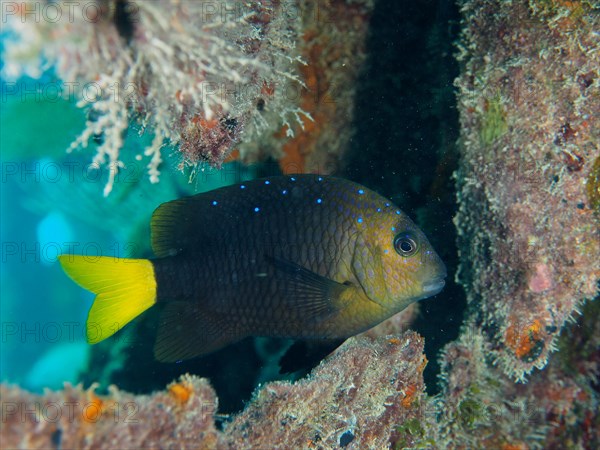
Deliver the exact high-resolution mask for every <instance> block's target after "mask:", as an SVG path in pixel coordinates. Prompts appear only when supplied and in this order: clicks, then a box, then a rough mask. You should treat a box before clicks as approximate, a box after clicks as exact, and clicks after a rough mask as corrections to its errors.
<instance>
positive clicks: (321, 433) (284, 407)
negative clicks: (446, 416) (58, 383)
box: [0, 332, 427, 449]
mask: <svg viewBox="0 0 600 450" xmlns="http://www.w3.org/2000/svg"><path fill="white" fill-rule="evenodd" d="M426 363H427V360H426V359H425V357H424V355H423V339H422V338H420V337H419V336H418V335H417V334H415V333H414V332H407V333H405V334H403V335H402V336H399V337H394V338H392V337H383V338H379V339H378V340H375V341H373V340H371V339H368V338H351V339H349V340H348V341H347V342H346V343H345V344H344V345H343V346H342V347H341V348H340V349H339V350H337V351H336V352H335V354H334V355H332V356H331V357H330V358H329V359H328V360H326V361H325V362H323V363H322V364H321V365H320V366H319V367H317V368H316V369H315V370H314V371H313V372H312V374H311V375H310V376H309V378H307V379H304V380H301V381H298V382H296V383H295V384H291V383H284V382H274V383H268V384H266V385H265V386H263V387H262V388H260V389H259V390H258V391H257V392H256V394H255V396H254V399H253V401H252V403H251V404H250V405H249V406H248V407H247V408H246V409H245V410H244V411H243V412H242V413H241V414H240V415H238V416H236V417H234V418H233V419H232V420H231V422H230V423H228V424H227V425H226V426H225V429H224V431H223V432H221V431H217V429H216V428H215V422H214V419H215V413H216V411H217V400H216V397H215V393H214V391H213V390H212V388H211V387H210V385H209V384H208V382H207V380H205V379H199V378H197V377H193V376H183V377H181V379H180V380H179V381H177V382H175V383H172V384H171V385H169V386H168V388H167V390H166V391H162V392H157V393H155V394H152V395H139V396H134V395H131V394H127V393H124V392H121V391H119V390H117V389H116V388H112V389H111V392H110V395H108V396H104V397H99V396H97V395H95V394H94V392H93V389H90V390H87V391H84V390H82V389H81V388H80V387H76V388H73V387H67V388H65V390H64V391H62V392H48V393H46V394H45V395H43V396H41V395H32V394H29V393H27V392H25V391H23V390H21V389H19V388H16V387H9V386H5V385H3V386H1V387H0V395H1V398H2V430H1V431H0V438H1V439H2V445H3V447H4V448H120V449H132V448H154V447H160V448H196V449H197V448H205V449H210V448H223V449H226V448H231V449H233V448H235V449H242V448H248V449H250V448H338V447H347V448H355V449H358V448H386V447H388V446H390V445H392V444H393V443H394V442H399V441H402V442H404V443H406V444H407V445H409V444H410V443H412V442H413V439H414V437H413V436H412V434H411V432H410V431H409V430H408V429H404V428H402V426H401V425H402V424H403V423H407V422H409V423H417V422H418V421H419V420H420V417H421V414H422V410H421V407H422V404H423V403H422V401H421V398H422V396H423V389H424V385H423V376H422V375H423V368H424V367H425V365H426ZM317 411H318V412H317ZM411 430H413V428H411Z"/></svg>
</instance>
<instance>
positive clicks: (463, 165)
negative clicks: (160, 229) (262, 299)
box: [0, 0, 600, 450]
mask: <svg viewBox="0 0 600 450" xmlns="http://www.w3.org/2000/svg"><path fill="white" fill-rule="evenodd" d="M1 7H2V32H1V40H0V45H1V50H2V54H3V57H2V80H1V86H0V87H1V92H2V99H1V102H0V107H1V111H0V112H1V114H0V160H1V161H0V162H1V165H2V169H1V173H2V183H1V184H0V186H1V192H0V196H1V211H0V214H1V218H2V219H1V227H0V232H1V239H2V263H1V277H2V281H1V284H0V320H1V324H2V329H1V339H2V340H1V343H0V344H1V351H0V381H1V382H2V383H1V385H0V401H1V403H2V405H1V420H2V424H1V430H0V446H1V447H2V448H120V449H125V448H146V447H152V448H174V447H177V448H236V449H237V448H261V449H262V448H265V449H266V448H323V449H329V448H355V449H363V448H373V449H380V448H398V449H399V448H440V449H443V448H491V449H503V450H508V449H530V448H532V449H535V448H544V449H545V448H557V449H558V448H560V449H563V448H583V449H588V448H589V449H593V448H598V447H599V446H600V435H599V433H598V429H600V415H599V414H598V410H599V408H598V399H599V390H600V383H599V378H598V377H599V375H600V315H599V314H598V301H597V297H598V289H599V283H600V264H599V263H598V261H600V231H599V229H600V227H599V226H598V225H599V220H600V219H599V217H600V144H599V143H600V131H599V130H600V89H599V87H600V69H599V68H600V9H599V6H598V4H597V3H596V2H593V1H573V2H563V1H541V0H519V1H513V2H503V1H494V0H462V1H459V2H456V3H455V2H452V1H446V0H435V1H434V0H425V1H422V2H407V1H398V2H384V1H372V0H359V1H335V0H329V1H319V2H313V1H292V2H252V3H250V4H248V3H245V2H235V1H231V2H230V1H216V2H209V1H206V2H204V1H176V0H160V1H158V0H157V1H151V2H135V1H121V0H89V1H82V2H59V1H38V2H34V1H26V2H12V1H8V0H7V1H2V3H1ZM294 173H316V174H320V175H335V176H338V177H342V178H346V179H349V180H352V181H354V182H357V183H360V184H361V185H364V186H366V187H367V188H369V189H372V190H374V191H375V192H377V193H379V194H381V195H383V196H385V197H386V198H388V199H390V200H391V201H393V203H395V204H396V205H398V206H399V207H400V208H402V211H403V212H405V213H406V214H407V215H408V216H409V217H410V218H412V219H413V220H414V221H415V223H416V224H417V225H418V227H419V228H420V229H421V230H423V232H424V233H425V234H426V235H427V238H428V239H429V241H430V242H431V244H432V247H433V248H434V249H435V250H436V252H437V253H438V254H439V256H440V257H441V259H442V260H443V261H444V263H445V265H446V267H447V270H448V277H447V278H446V286H445V288H444V290H443V291H442V292H441V293H439V294H437V295H436V296H435V297H433V298H429V299H426V300H423V301H420V302H418V303H414V304H412V305H411V306H409V307H408V308H407V309H405V310H404V311H402V312H400V313H399V314H398V315H396V316H394V317H392V318H390V319H388V320H386V321H384V322H383V323H381V324H380V325H378V326H376V327H374V328H373V329H371V330H369V331H367V332H365V333H362V334H360V335H358V336H355V337H351V338H349V339H348V340H347V341H346V342H345V343H343V344H342V345H341V346H340V347H338V348H337V349H335V350H334V351H333V352H331V351H332V348H329V347H328V346H327V345H324V346H322V347H321V348H319V346H318V345H316V346H315V345H314V343H311V344H308V345H307V346H304V347H303V346H302V343H300V345H299V344H298V343H294V342H293V341H291V340H285V339H272V338H265V337H258V338H248V339H245V340H243V341H241V342H239V343H236V344H233V345H230V346H228V347H226V348H224V349H222V350H219V351H217V352H215V353H212V354H210V355H207V356H204V357H201V358H195V359H191V360H186V361H181V362H178V363H161V362H158V361H156V360H155V358H154V355H153V345H154V340H155V337H156V329H157V327H158V322H159V320H160V317H159V312H157V311H155V310H154V309H151V310H149V311H147V312H146V313H144V314H143V315H142V316H140V317H138V318H137V319H135V320H134V321H133V322H132V323H131V324H130V325H128V326H127V327H125V328H124V329H123V330H121V331H119V332H118V333H117V334H115V335H114V336H112V337H110V338H109V339H107V340H105V341H103V342H101V343H99V344H97V345H93V346H91V345H89V344H88V343H87V342H86V333H85V321H86V317H87V314H88V310H89V308H90V306H91V304H92V301H93V299H94V294H92V293H90V292H87V291H85V290H84V289H81V288H80V287H78V286H77V285H76V284H74V283H73V282H72V281H71V280H70V279H69V278H68V277H67V276H66V275H65V274H64V272H63V271H62V270H61V268H60V265H59V264H58V256H59V255H61V254H65V253H73V254H84V255H88V256H94V255H103V256H115V257H127V258H151V257H152V256H153V253H152V249H151V246H150V241H151V238H150V218H151V216H152V212H153V211H154V210H155V209H156V208H157V207H158V206H159V205H160V204H162V203H164V202H167V201H171V200H175V199H178V198H181V197H184V196H188V195H193V194H197V193H200V192H206V191H210V190H212V189H215V188H218V187H221V186H226V185H230V184H234V183H240V182H242V181H246V180H251V179H255V178H261V177H267V176H275V175H280V174H294ZM239 225H240V227H243V226H244V224H243V223H241V224H239ZM313 347H317V348H316V349H315V348H313ZM282 365H287V366H289V367H292V369H290V370H293V371H292V372H291V373H280V366H282Z"/></svg>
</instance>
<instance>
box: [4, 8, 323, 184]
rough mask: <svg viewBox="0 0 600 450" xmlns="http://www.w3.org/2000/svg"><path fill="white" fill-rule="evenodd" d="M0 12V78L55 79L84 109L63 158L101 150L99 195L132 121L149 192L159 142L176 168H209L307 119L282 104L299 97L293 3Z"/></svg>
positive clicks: (295, 107) (117, 162)
mask: <svg viewBox="0 0 600 450" xmlns="http://www.w3.org/2000/svg"><path fill="white" fill-rule="evenodd" d="M292 8H294V9H292ZM2 10H3V16H4V17H3V20H4V19H6V22H7V25H8V29H9V34H8V36H9V37H8V39H7V40H6V42H5V52H4V55H3V56H4V61H5V66H4V69H3V76H4V77H6V78H10V79H15V78H17V77H19V76H21V75H28V76H31V77H40V76H41V75H42V74H43V73H44V71H45V70H46V69H47V68H48V67H52V66H53V67H54V68H55V71H56V73H57V75H58V76H59V77H60V78H61V79H62V81H63V85H64V86H65V87H66V88H67V90H68V92H69V93H74V94H75V95H76V96H77V99H78V105H79V106H81V107H83V108H87V110H88V116H87V117H88V120H87V123H86V128H85V130H84V131H83V132H82V133H81V135H80V136H79V137H78V138H77V139H76V140H75V141H74V142H73V144H72V145H71V147H70V148H69V150H70V151H73V150H75V149H78V148H85V147H87V146H88V145H89V144H90V140H91V139H93V140H94V142H95V141H100V142H101V143H100V144H99V145H98V148H97V153H96V156H95V158H94V162H95V163H97V164H98V165H108V167H109V169H110V170H109V173H110V174H111V175H110V176H109V180H108V185H107V186H106V189H105V195H108V194H109V193H110V191H111V189H112V183H113V180H114V176H115V174H116V173H117V171H118V170H119V168H120V167H122V162H121V159H120V152H121V150H122V147H123V136H124V134H125V132H126V131H127V129H128V127H129V125H130V124H131V123H132V122H133V121H137V122H138V123H140V124H141V128H140V129H141V130H142V131H144V130H146V129H147V128H148V129H151V130H153V132H154V138H153V140H152V143H151V144H150V146H149V147H148V148H146V149H145V151H144V156H145V157H146V158H147V159H148V160H149V161H148V172H149V175H150V181H152V182H157V181H158V179H159V174H160V172H159V166H160V164H161V161H162V157H161V149H162V147H163V146H164V145H166V144H167V143H168V144H171V145H179V151H180V152H181V154H182V158H181V161H182V164H181V167H184V166H185V165H196V164H198V163H201V162H208V163H210V164H212V165H215V166H219V165H220V164H221V163H222V162H223V160H224V159H225V158H226V157H227V155H228V154H229V153H230V152H231V150H232V149H233V147H234V146H235V145H237V144H239V143H240V142H241V141H242V138H243V139H244V140H251V139H254V138H256V137H257V136H258V135H260V134H261V133H265V132H267V131H274V130H277V129H280V128H281V126H282V125H284V124H287V125H288V129H289V130H291V129H292V126H289V125H290V124H291V123H299V124H300V126H302V125H303V120H307V119H308V120H312V118H311V117H310V115H308V114H306V113H304V112H303V111H302V110H301V109H299V107H298V104H297V103H298V98H299V95H289V92H290V91H293V92H299V91H300V89H302V87H303V84H302V82H301V81H300V79H299V77H298V75H297V72H296V67H297V66H298V64H301V63H302V61H301V60H300V57H299V55H298V51H297V50H296V42H297V40H298V36H299V34H300V33H299V30H300V27H301V16H300V15H299V14H298V11H299V10H298V9H297V8H296V6H295V5H294V4H293V3H289V2H288V3H280V2H239V1H237V2H236V1H211V2H204V1H193V0H149V1H137V2H136V1H128V0H93V1H87V2H72V1H52V2H42V1H37V2H34V1H26V2H19V3H16V2H6V1H3V5H2ZM98 136H102V139H95V138H97V137H98ZM240 151H242V152H243V148H240ZM140 156H141V155H137V157H138V159H139V158H140Z"/></svg>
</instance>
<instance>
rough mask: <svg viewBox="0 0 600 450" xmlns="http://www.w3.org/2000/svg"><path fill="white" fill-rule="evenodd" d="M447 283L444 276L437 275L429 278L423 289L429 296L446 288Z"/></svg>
mask: <svg viewBox="0 0 600 450" xmlns="http://www.w3.org/2000/svg"><path fill="white" fill-rule="evenodd" d="M445 285H446V280H445V279H444V277H437V278H434V279H432V280H429V281H428V282H427V283H423V286H422V289H423V292H424V293H425V294H427V295H428V296H431V295H435V294H437V293H438V292H440V291H441V290H442V289H444V286H445Z"/></svg>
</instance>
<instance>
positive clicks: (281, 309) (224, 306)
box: [153, 175, 439, 359]
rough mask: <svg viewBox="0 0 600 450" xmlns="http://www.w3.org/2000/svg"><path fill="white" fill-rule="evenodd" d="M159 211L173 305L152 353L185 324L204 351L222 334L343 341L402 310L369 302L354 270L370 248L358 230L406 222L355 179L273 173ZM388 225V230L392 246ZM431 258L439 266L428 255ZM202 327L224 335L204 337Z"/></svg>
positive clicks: (164, 283) (157, 230)
mask: <svg viewBox="0 0 600 450" xmlns="http://www.w3.org/2000/svg"><path fill="white" fill-rule="evenodd" d="M164 207H165V208H168V211H169V214H168V215H166V216H165V217H163V211H161V209H160V208H159V209H158V210H157V212H156V213H155V217H154V219H153V233H154V238H153V248H154V250H155V252H156V253H157V256H158V257H159V259H158V260H154V261H153V264H154V267H155V271H156V280H157V286H158V292H157V299H158V302H161V301H165V302H168V304H169V307H168V308H169V309H170V312H169V313H167V314H166V317H165V320H166V322H168V323H169V324H170V325H169V326H164V325H163V326H162V327H161V330H163V332H162V333H159V337H158V343H159V345H158V348H159V349H160V347H161V345H160V342H161V341H163V340H164V339H165V338H166V340H167V341H169V342H171V341H173V338H174V334H175V332H174V331H173V327H175V328H177V324H179V326H180V327H181V328H185V329H186V330H190V328H192V327H191V324H190V328H188V327H187V326H182V321H185V322H187V321H193V322H194V323H195V324H196V326H195V329H196V330H197V332H198V333H199V336H190V335H189V333H192V332H191V331H189V332H186V333H184V334H183V335H182V338H183V339H184V340H186V339H192V340H194V341H196V342H197V343H199V344H200V347H202V349H201V350H202V353H208V352H209V351H212V350H213V349H215V348H218V347H220V346H222V345H223V342H222V340H223V341H227V342H229V341H231V340H238V339H241V338H243V337H246V336H274V337H291V338H328V339H331V338H339V337H348V336H350V335H353V334H356V333H358V332H360V331H363V330H365V329H368V328H370V327H371V326H373V325H375V324H377V323H379V322H381V321H382V320H384V319H385V318H387V317H389V316H390V315H392V314H394V313H395V312H397V311H398V310H400V309H403V308H404V307H405V306H407V305H406V304H397V303H396V304H394V303H390V304H386V302H384V301H382V299H371V298H369V296H368V295H367V293H366V292H365V290H364V289H362V287H361V286H362V285H361V283H364V280H360V277H357V275H356V273H355V272H356V270H357V268H361V267H363V266H366V265H367V264H366V263H367V261H357V260H360V259H361V258H362V256H363V254H362V250H364V249H365V246H366V245H368V242H367V241H368V238H367V237H366V236H365V235H366V234H370V235H371V236H372V237H373V236H375V235H376V234H377V233H381V232H382V231H384V228H385V226H386V225H388V222H389V221H387V220H382V218H383V217H387V218H391V219H392V222H393V223H394V224H395V223H396V222H398V221H399V220H401V221H402V222H405V221H406V220H407V218H406V216H405V215H404V214H403V213H399V214H397V212H399V210H398V209H397V208H396V207H395V206H394V205H392V204H391V203H390V202H389V201H387V200H386V199H385V198H383V197H381V196H379V195H378V194H376V193H374V192H372V191H369V190H367V189H366V188H364V187H362V186H360V185H357V184H355V183H352V182H349V181H346V180H342V179H336V178H330V177H319V176H311V175H299V176H294V177H291V176H290V177H274V178H271V179H268V180H255V181H251V182H247V183H244V184H242V185H235V186H230V187H225V188H222V189H218V190H215V191H211V192H209V193H206V194H201V195H198V196H195V197H191V198H188V199H182V200H178V201H175V202H170V203H167V204H165V206H164ZM402 216H403V217H402ZM172 218H175V221H173V219H172ZM406 225H409V226H408V228H410V231H411V232H412V233H420V232H419V231H418V229H417V227H416V226H414V224H412V223H410V224H405V225H404V226H403V229H404V230H406V229H407V226H406ZM392 227H393V225H392V226H388V228H389V230H385V231H388V233H387V234H388V235H389V240H390V243H391V240H392V239H393V236H394V234H393V232H392V231H391V228H392ZM398 230H400V228H398ZM423 238H424V237H423ZM168 255H174V256H168ZM161 257H163V258H161ZM363 259H364V258H363ZM429 259H430V261H429V262H430V263H432V264H438V265H439V259H438V258H437V255H435V253H432V254H431V255H430V256H429ZM373 269H374V268H373ZM438 276H439V274H438ZM373 278H375V276H374V275H373ZM410 300H411V302H412V301H414V300H415V298H411V299H410ZM173 301H176V303H177V305H178V306H177V307H174V306H173V305H174V303H173ZM199 325H200V326H199ZM206 333H208V334H209V335H211V336H212V335H213V334H214V335H219V336H222V337H223V339H222V340H221V339H216V340H215V339H208V340H207V339H205V337H204V336H205V334H206ZM180 334H181V333H180ZM167 347H168V349H166V348H165V351H164V352H162V353H164V354H165V356H166V354H169V355H171V356H172V357H175V358H176V359H177V358H179V357H184V356H185V355H179V353H180V352H179V351H177V347H178V345H172V344H171V345H168V346H167ZM200 347H199V346H195V349H196V350H198V349H200ZM158 353H159V356H160V355H161V352H160V351H158ZM162 359H164V357H163V358H162Z"/></svg>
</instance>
